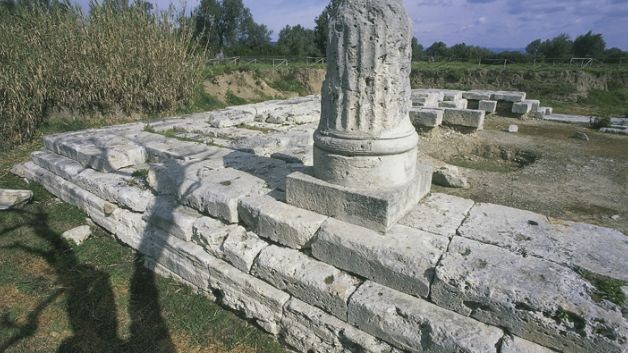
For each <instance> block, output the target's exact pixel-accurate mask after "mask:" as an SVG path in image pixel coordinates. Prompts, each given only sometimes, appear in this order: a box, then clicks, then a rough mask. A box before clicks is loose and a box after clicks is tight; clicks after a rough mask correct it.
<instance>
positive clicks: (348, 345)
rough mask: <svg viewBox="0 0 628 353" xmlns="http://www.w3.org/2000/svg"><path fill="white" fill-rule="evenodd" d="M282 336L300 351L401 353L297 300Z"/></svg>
mask: <svg viewBox="0 0 628 353" xmlns="http://www.w3.org/2000/svg"><path fill="white" fill-rule="evenodd" d="M280 337H281V338H282V339H283V340H284V341H285V342H286V343H287V344H288V345H290V346H292V347H294V348H295V349H297V350H298V351H299V352H317V353H344V352H350V351H351V352H362V353H400V352H399V351H397V350H396V349H394V348H392V347H391V346H390V345H388V344H386V343H384V342H382V341H380V340H378V339H376V338H375V337H373V336H371V335H369V334H367V333H365V332H362V331H360V330H358V329H356V328H355V327H353V326H351V325H349V324H347V323H346V322H344V321H342V320H339V319H337V318H336V317H334V316H331V315H329V314H327V313H325V312H324V311H322V310H320V309H318V308H316V307H313V306H311V305H309V304H306V303H304V302H302V301H300V300H298V299H296V298H292V299H290V301H288V303H287V304H286V306H285V309H284V316H283V319H282V321H281V333H280Z"/></svg>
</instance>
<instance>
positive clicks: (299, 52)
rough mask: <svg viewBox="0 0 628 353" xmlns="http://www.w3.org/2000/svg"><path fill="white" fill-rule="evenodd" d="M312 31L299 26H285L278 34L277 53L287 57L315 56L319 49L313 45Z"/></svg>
mask: <svg viewBox="0 0 628 353" xmlns="http://www.w3.org/2000/svg"><path fill="white" fill-rule="evenodd" d="M314 37H315V35H314V31H313V30H311V29H307V28H304V27H303V26H301V25H296V26H294V27H291V26H286V27H284V28H283V29H282V30H281V32H279V40H278V41H277V52H278V53H279V54H281V55H289V56H300V57H303V56H317V55H319V49H318V48H317V47H316V44H315V43H314Z"/></svg>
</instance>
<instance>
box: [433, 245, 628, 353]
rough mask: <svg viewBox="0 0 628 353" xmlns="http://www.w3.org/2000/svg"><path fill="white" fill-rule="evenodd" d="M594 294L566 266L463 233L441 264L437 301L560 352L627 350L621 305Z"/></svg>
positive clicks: (436, 280)
mask: <svg viewBox="0 0 628 353" xmlns="http://www.w3.org/2000/svg"><path fill="white" fill-rule="evenodd" d="M595 290H596V289H595V288H594V287H593V286H592V285H591V284H590V283H589V282H587V281H586V280H584V279H583V278H582V277H580V275H578V274H577V273H576V272H574V271H572V270H570V269H569V268H567V267H564V266H561V265H558V264H556V263H553V262H550V261H546V260H543V259H540V258H537V257H533V256H527V257H525V256H523V255H519V254H515V253H513V252H511V251H509V250H506V249H503V248H500V247H497V246H494V245H489V244H483V243H480V242H477V241H474V240H470V239H466V238H463V237H458V236H457V237H454V238H453V240H452V242H451V244H450V245H449V250H448V252H447V253H446V254H445V255H444V256H443V258H442V260H441V262H440V263H439V265H438V266H437V267H436V275H435V279H434V283H433V284H432V291H431V299H432V301H434V303H436V304H437V305H439V306H441V307H444V308H449V309H451V310H454V311H456V312H458V313H460V314H462V315H465V316H470V317H472V318H475V319H477V320H479V321H481V322H484V323H487V324H490V325H495V326H498V327H504V328H505V329H507V330H508V332H512V333H513V334H515V335H517V336H519V337H522V338H524V339H527V340H529V341H532V342H536V343H538V344H541V345H543V346H547V347H551V348H554V349H557V350H560V351H565V352H574V353H585V352H586V353H595V352H599V353H603V352H604V353H606V352H608V353H610V352H616V353H619V352H624V351H625V350H624V349H625V347H626V346H625V344H626V342H627V341H626V340H627V338H628V332H627V329H628V325H627V322H626V319H625V318H624V317H623V315H622V312H621V308H619V307H618V306H617V305H614V304H612V303H610V302H607V301H601V302H600V301H596V300H595V299H594V296H593V294H594V293H595ZM602 332H603V333H604V334H600V333H602Z"/></svg>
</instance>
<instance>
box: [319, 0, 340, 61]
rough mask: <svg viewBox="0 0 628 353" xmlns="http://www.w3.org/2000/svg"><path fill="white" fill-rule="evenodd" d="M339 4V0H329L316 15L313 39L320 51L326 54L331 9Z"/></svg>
mask: <svg viewBox="0 0 628 353" xmlns="http://www.w3.org/2000/svg"><path fill="white" fill-rule="evenodd" d="M338 5H340V0H331V2H330V3H329V4H328V5H327V6H326V7H325V9H324V10H323V12H322V13H321V14H320V15H319V16H318V17H316V19H315V20H314V21H315V22H316V27H315V28H314V41H315V43H316V47H317V48H318V50H319V51H320V53H321V54H322V55H323V56H324V55H326V54H327V37H328V36H329V19H330V17H331V15H332V13H333V11H334V10H335V9H336V8H338Z"/></svg>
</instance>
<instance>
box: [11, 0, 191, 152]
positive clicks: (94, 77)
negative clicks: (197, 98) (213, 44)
mask: <svg viewBox="0 0 628 353" xmlns="http://www.w3.org/2000/svg"><path fill="white" fill-rule="evenodd" d="M109 4H111V2H109ZM142 4H143V3H139V5H138V6H135V5H134V4H131V5H129V6H128V8H126V9H125V10H124V11H120V10H119V8H118V7H116V6H110V5H108V3H107V2H105V3H104V4H102V5H98V4H96V3H94V4H93V5H92V9H91V11H90V14H89V16H88V17H85V16H83V15H82V13H81V11H80V9H78V8H74V7H69V6H16V7H14V9H13V10H12V11H11V12H10V13H8V14H5V17H4V18H3V20H2V21H0V116H2V117H3V119H2V123H1V126H0V136H1V137H2V140H1V142H0V148H8V147H10V146H12V145H14V144H16V143H21V142H24V141H26V140H28V139H29V138H31V137H32V136H33V134H34V132H35V130H36V128H37V127H38V126H40V125H41V124H42V123H43V122H44V121H46V119H48V117H49V116H50V115H51V114H53V113H55V112H59V111H63V112H69V113H79V114H85V115H93V114H96V113H98V114H105V115H112V114H113V115H121V113H122V114H125V115H130V114H134V113H140V114H156V113H161V112H166V111H173V110H175V109H177V108H178V107H180V106H183V105H185V104H187V102H188V101H189V100H190V98H191V96H192V94H193V92H194V90H195V89H196V87H197V86H198V85H199V83H200V82H201V80H202V76H201V74H202V67H203V53H199V52H198V51H197V49H196V48H197V47H196V46H195V41H194V40H193V37H192V32H191V30H190V29H189V28H187V27H185V26H181V25H179V24H177V23H176V22H175V20H174V19H173V18H174V14H172V13H163V14H159V15H152V14H150V13H148V12H147V11H146V8H145V7H144V6H143V5H142Z"/></svg>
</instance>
